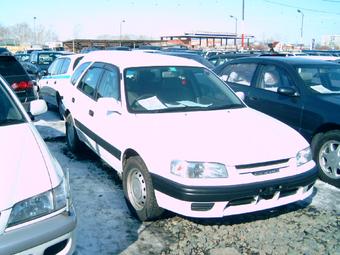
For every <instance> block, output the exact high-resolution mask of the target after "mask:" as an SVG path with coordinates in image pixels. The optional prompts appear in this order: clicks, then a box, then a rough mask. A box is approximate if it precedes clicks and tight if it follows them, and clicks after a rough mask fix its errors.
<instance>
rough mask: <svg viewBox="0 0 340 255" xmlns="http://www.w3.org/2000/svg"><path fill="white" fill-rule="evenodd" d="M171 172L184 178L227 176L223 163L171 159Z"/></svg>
mask: <svg viewBox="0 0 340 255" xmlns="http://www.w3.org/2000/svg"><path fill="white" fill-rule="evenodd" d="M170 171H171V173H172V174H174V175H177V176H181V177H186V178H227V177H228V172H227V169H226V167H225V166H224V165H223V164H219V163H208V162H190V161H185V160H173V161H172V162H171V166H170Z"/></svg>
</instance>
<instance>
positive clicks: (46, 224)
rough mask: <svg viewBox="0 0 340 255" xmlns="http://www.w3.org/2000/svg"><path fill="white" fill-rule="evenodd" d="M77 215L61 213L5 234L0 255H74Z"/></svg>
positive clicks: (1, 236)
mask: <svg viewBox="0 0 340 255" xmlns="http://www.w3.org/2000/svg"><path fill="white" fill-rule="evenodd" d="M76 222H77V220H76V214H75V211H74V209H73V208H72V209H71V211H70V213H66V212H64V213H60V214H58V215H56V216H53V217H51V218H47V219H45V220H42V221H39V222H36V223H33V224H30V225H26V226H23V227H21V228H18V229H13V230H10V231H8V232H4V233H3V234H1V235H0V254H17V253H23V254H37V255H40V254H56V253H59V252H60V254H72V253H73V251H74V249H75V235H74V229H75V227H76Z"/></svg>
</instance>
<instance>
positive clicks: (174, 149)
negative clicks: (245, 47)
mask: <svg viewBox="0 0 340 255" xmlns="http://www.w3.org/2000/svg"><path fill="white" fill-rule="evenodd" d="M174 55H176V54H174ZM1 58H2V57H1ZM5 58H8V59H10V60H11V61H14V62H15V63H16V64H11V65H18V63H19V62H18V61H17V60H16V59H15V58H14V57H13V56H5ZM13 59H14V60H13ZM0 63H1V62H0ZM8 63H10V62H9V61H8V62H7V63H6V64H4V66H6V67H8V66H11V65H10V64H8ZM0 66H1V65H0ZM18 66H21V65H20V64H19V65H18ZM15 69H20V67H16V68H15ZM0 70H1V69H0ZM3 73H4V72H2V73H1V72H0V74H3ZM42 74H43V76H42V78H41V79H40V80H39V87H40V90H39V96H41V97H42V98H43V99H45V100H46V102H47V103H48V104H49V105H54V106H56V107H57V108H58V111H59V114H60V115H61V117H62V118H64V119H65V128H66V142H67V145H68V147H69V149H70V150H71V151H72V152H74V153H78V152H79V151H81V148H82V146H87V147H88V148H90V149H91V150H92V151H94V153H96V154H97V155H98V156H99V157H100V158H101V159H103V160H104V161H105V162H106V163H107V164H109V165H110V166H111V167H112V169H113V170H114V171H117V173H118V175H119V176H120V177H121V179H122V183H123V192H124V196H125V199H126V203H127V205H128V208H129V209H130V210H131V212H132V213H133V214H134V215H135V216H136V217H137V218H138V219H139V220H141V221H145V220H152V219H156V218H158V217H160V216H161V215H162V213H163V211H164V210H169V211H173V212H175V213H178V214H181V215H185V216H189V217H200V218H207V217H224V216H228V215H236V214H243V213H250V212H256V211H260V210H264V209H270V208H274V207H277V206H281V205H286V204H289V203H294V202H297V201H301V200H305V199H307V198H309V197H310V196H311V195H312V193H313V185H314V182H315V180H316V178H317V176H318V174H319V177H320V178H321V179H322V180H324V181H327V182H329V183H331V184H333V185H335V186H337V187H339V171H340V167H339V166H340V163H339V158H340V128H339V126H340V124H339V118H338V112H339V94H340V65H338V64H335V63H330V62H325V61H316V60H306V59H303V58H285V57H281V58H280V57H261V58H258V57H244V58H239V59H235V60H233V61H231V62H228V63H226V64H224V65H221V66H219V67H217V68H216V69H214V70H213V71H212V70H211V69H210V68H208V67H207V66H205V65H204V64H201V63H199V62H197V61H194V60H192V59H187V58H182V57H178V56H173V55H172V54H158V53H146V52H136V51H94V52H90V53H87V54H73V55H66V56H59V57H58V58H56V59H55V60H54V61H53V62H52V64H51V65H50V66H49V68H48V70H47V71H46V73H42ZM26 75H27V73H26ZM218 75H220V78H219V77H218ZM9 77H10V76H7V77H5V78H6V79H7V82H6V81H5V79H3V78H2V77H1V76H0V97H1V98H0V106H1V107H0V130H1V132H0V135H1V136H2V141H3V143H2V144H3V146H5V148H6V150H4V151H6V156H5V157H4V159H5V160H4V161H3V164H4V166H3V167H2V169H6V171H3V173H2V174H4V176H1V178H0V190H2V192H1V194H5V195H4V196H2V198H1V199H0V254H12V253H20V252H24V253H41V254H42V253H44V252H45V253H50V254H55V253H58V252H60V253H62V254H72V252H73V251H74V247H75V239H74V229H75V226H76V216H75V212H74V209H73V206H72V201H70V195H69V187H68V180H67V173H65V172H64V171H63V170H62V169H61V167H60V166H59V164H58V162H57V161H56V160H55V159H54V158H53V156H52V155H50V153H49V152H48V150H47V148H46V145H45V144H44V142H43V140H42V139H41V137H40V136H39V134H38V132H37V131H36V129H35V128H34V125H33V124H32V122H31V120H30V117H31V118H33V116H34V115H37V114H41V113H43V112H44V111H46V110H47V107H46V104H45V101H43V100H37V98H38V96H34V97H32V98H29V97H28V96H27V95H26V97H25V96H23V93H22V92H20V91H16V92H17V95H18V96H19V98H20V97H21V98H20V99H21V101H22V102H24V103H26V106H27V107H26V112H27V113H28V114H27V113H26V112H25V111H24V108H23V107H22V106H21V105H20V102H19V100H18V99H17V98H16V97H15V96H14V95H13V90H14V89H15V86H14V85H13V84H14V83H12V84H11V83H10V84H11V85H10V84H8V81H9ZM225 82H226V83H225ZM10 87H11V88H12V89H10ZM33 91H35V93H36V92H37V90H33ZM27 93H29V92H27ZM250 107H252V108H254V109H252V108H250ZM258 110H259V111H258ZM260 111H261V112H260ZM270 116H272V117H270ZM273 117H274V118H273ZM13 134H15V135H13ZM310 144H311V146H310ZM26 151H30V153H29V154H27V153H25V152H26ZM14 155H15V157H16V158H15V159H14ZM18 155H20V157H19V158H18V157H17V156H18ZM32 157H33V159H34V160H32ZM18 162H19V163H18ZM315 162H316V163H317V164H316V163H315ZM33 164H34V166H33ZM27 169H30V171H29V172H28V171H25V170H27ZM318 169H319V170H318ZM28 175H29V177H27V176H28ZM38 176H39V177H38ZM37 178H38V179H39V183H37V182H36V180H37ZM4 198H5V199H4ZM46 226H48V227H46ZM47 230H48V231H47ZM18 233H20V235H19V237H20V238H17V236H18Z"/></svg>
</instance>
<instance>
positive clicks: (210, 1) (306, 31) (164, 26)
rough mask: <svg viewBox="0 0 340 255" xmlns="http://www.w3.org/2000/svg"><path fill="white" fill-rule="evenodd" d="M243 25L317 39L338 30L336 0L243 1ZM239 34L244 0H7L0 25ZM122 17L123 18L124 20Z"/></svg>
mask: <svg viewBox="0 0 340 255" xmlns="http://www.w3.org/2000/svg"><path fill="white" fill-rule="evenodd" d="M244 3H245V4H244V7H245V8H244V24H245V26H244V27H245V31H246V33H248V34H251V35H255V36H256V39H257V40H268V39H269V40H277V41H281V42H291V43H296V42H300V33H301V23H302V22H301V21H302V14H301V13H299V12H297V10H298V9H300V10H301V11H302V13H303V14H304V26H303V39H304V42H305V43H310V41H311V40H312V38H315V39H316V40H317V42H320V39H321V36H322V35H330V34H332V35H335V34H336V35H340V0H299V1H296V0H244ZM230 15H233V16H235V17H236V18H237V19H238V32H239V33H241V27H242V26H241V20H242V0H95V1H93V0H91V1H85V0H67V1H66V0H52V1H51V0H29V1H27V0H6V1H4V2H3V3H2V4H1V16H0V24H1V25H3V26H10V25H14V24H17V23H21V22H26V23H28V24H30V25H31V26H32V27H33V24H34V17H36V20H35V22H36V26H38V25H43V26H44V27H45V28H46V29H51V30H52V31H54V32H55V33H56V34H57V35H58V37H59V39H60V40H68V39H73V38H78V39H80V38H82V39H95V38H97V37H98V36H101V35H115V36H119V33H120V25H121V28H122V34H123V35H125V34H128V35H142V36H147V37H152V38H155V39H158V38H159V37H160V36H161V35H181V34H183V33H184V32H192V31H210V32H230V33H233V32H235V19H233V18H231V17H230ZM122 20H125V22H124V23H122Z"/></svg>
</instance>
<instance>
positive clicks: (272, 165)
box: [235, 159, 289, 176]
mask: <svg viewBox="0 0 340 255" xmlns="http://www.w3.org/2000/svg"><path fill="white" fill-rule="evenodd" d="M287 167H289V159H280V160H274V161H267V162H259V163H253V164H245V165H237V166H235V168H236V170H237V172H238V173H239V174H249V173H251V174H253V175H255V176H258V175H265V174H273V173H277V172H279V171H280V170H281V169H283V168H287Z"/></svg>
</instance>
